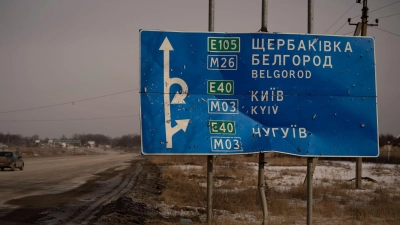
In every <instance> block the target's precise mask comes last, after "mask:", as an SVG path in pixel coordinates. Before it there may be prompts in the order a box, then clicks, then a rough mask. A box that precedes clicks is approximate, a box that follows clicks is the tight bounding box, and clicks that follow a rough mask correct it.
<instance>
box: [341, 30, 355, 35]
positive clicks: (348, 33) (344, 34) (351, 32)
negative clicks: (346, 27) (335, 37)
mask: <svg viewBox="0 0 400 225" xmlns="http://www.w3.org/2000/svg"><path fill="white" fill-rule="evenodd" d="M351 33H354V31H350V32H347V33H345V34H342V35H348V34H351Z"/></svg>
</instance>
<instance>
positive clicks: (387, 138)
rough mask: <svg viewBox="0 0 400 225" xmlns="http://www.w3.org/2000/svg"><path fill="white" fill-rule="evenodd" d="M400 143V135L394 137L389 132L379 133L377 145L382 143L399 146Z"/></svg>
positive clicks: (380, 145)
mask: <svg viewBox="0 0 400 225" xmlns="http://www.w3.org/2000/svg"><path fill="white" fill-rule="evenodd" d="M399 144H400V136H399V137H395V136H393V135H391V134H381V135H379V147H382V146H384V145H394V146H399Z"/></svg>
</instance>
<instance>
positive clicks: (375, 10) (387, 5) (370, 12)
mask: <svg viewBox="0 0 400 225" xmlns="http://www.w3.org/2000/svg"><path fill="white" fill-rule="evenodd" d="M399 2H400V1H397V2H393V3H391V4H389V5H385V6H382V7H380V8H378V9H374V10H372V11H369V13H372V12H375V11H378V10H380V9H383V8H386V7H388V6H391V5H394V4H396V3H399Z"/></svg>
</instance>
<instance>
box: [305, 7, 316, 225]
mask: <svg viewBox="0 0 400 225" xmlns="http://www.w3.org/2000/svg"><path fill="white" fill-rule="evenodd" d="M307 31H308V33H309V34H312V33H314V0H308V26H307ZM313 161H314V160H313V158H311V157H309V158H307V225H312V205H313V173H314V171H313ZM315 164H316V162H315Z"/></svg>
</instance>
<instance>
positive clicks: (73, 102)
mask: <svg viewBox="0 0 400 225" xmlns="http://www.w3.org/2000/svg"><path fill="white" fill-rule="evenodd" d="M136 90H139V88H135V89H131V90H126V91H121V92H116V93H112V94H108V95H101V96H96V97H93V98H86V99H81V100H75V101H69V102H63V103H58V104H52V105H45V106H38V107H33V108H26V109H17V110H8V111H2V112H0V114H5V113H12V112H21V111H28V110H35V109H43V108H50V107H55V106H62V105H69V104H72V105H74V104H75V103H77V102H84V101H89V100H94V99H99V98H105V97H109V96H113V95H119V94H124V93H127V92H132V91H136Z"/></svg>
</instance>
